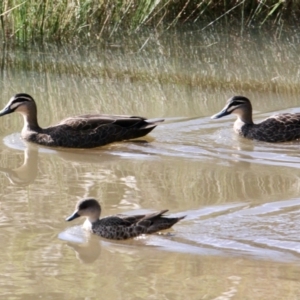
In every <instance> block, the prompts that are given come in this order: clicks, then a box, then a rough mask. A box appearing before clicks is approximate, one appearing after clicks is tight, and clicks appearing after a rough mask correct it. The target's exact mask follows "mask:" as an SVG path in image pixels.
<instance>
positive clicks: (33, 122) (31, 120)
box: [22, 113, 42, 132]
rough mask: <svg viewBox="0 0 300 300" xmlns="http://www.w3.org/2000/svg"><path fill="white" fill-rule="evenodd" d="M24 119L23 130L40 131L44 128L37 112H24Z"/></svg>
mask: <svg viewBox="0 0 300 300" xmlns="http://www.w3.org/2000/svg"><path fill="white" fill-rule="evenodd" d="M22 115H23V119H24V126H23V130H22V132H26V131H37V132H40V131H41V130H42V128H41V127H40V126H39V123H38V120H37V115H36V113H35V114H30V115H29V114H25V113H22Z"/></svg>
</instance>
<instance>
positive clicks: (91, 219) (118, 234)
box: [66, 198, 185, 240]
mask: <svg viewBox="0 0 300 300" xmlns="http://www.w3.org/2000/svg"><path fill="white" fill-rule="evenodd" d="M167 211H168V210H161V211H159V212H155V213H151V214H146V215H143V214H141V215H133V216H123V215H115V216H108V217H105V218H102V219H100V214H101V206H100V204H99V202H98V201H97V200H96V199H94V198H86V199H82V200H80V201H78V203H77V204H76V207H75V211H74V212H73V214H72V215H70V216H69V217H67V218H66V221H72V220H74V219H76V218H78V217H81V216H85V217H86V221H85V222H84V224H83V228H84V229H86V230H88V231H90V232H92V233H94V234H96V235H99V236H101V237H103V238H106V239H111V240H126V239H130V238H134V237H137V236H140V235H143V234H152V233H156V232H159V231H161V230H165V229H169V228H171V227H172V226H173V225H174V224H176V223H177V222H179V221H180V220H182V219H183V218H185V216H181V217H174V218H168V217H165V215H164V214H165V213H166V212H167Z"/></svg>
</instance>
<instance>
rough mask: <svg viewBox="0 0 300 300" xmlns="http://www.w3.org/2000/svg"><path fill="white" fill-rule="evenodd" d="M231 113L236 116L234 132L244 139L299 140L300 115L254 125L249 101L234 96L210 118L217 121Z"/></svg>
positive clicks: (272, 119) (281, 117)
mask: <svg viewBox="0 0 300 300" xmlns="http://www.w3.org/2000/svg"><path fill="white" fill-rule="evenodd" d="M232 113H233V114H236V115H237V120H236V121H235V123H234V130H235V132H236V133H238V134H239V135H241V136H243V137H245V138H248V139H253V140H259V141H263V142H269V143H275V142H288V141H293V140H297V139H299V138H300V113H295V114H290V113H285V114H280V115H274V116H271V117H269V118H267V119H265V120H264V121H262V122H261V123H259V124H254V123H253V121H252V105H251V102H250V100H249V99H248V98H246V97H243V96H234V97H232V98H230V99H229V100H228V101H227V104H226V106H225V107H224V108H223V109H222V110H221V111H220V112H219V113H217V114H215V115H213V116H212V117H211V118H212V119H218V118H222V117H224V116H227V115H230V114H232Z"/></svg>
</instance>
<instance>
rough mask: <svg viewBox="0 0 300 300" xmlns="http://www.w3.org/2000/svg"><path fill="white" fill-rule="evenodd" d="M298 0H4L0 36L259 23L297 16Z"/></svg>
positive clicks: (27, 38) (91, 35) (85, 38)
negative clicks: (221, 23) (182, 25)
mask: <svg viewBox="0 0 300 300" xmlns="http://www.w3.org/2000/svg"><path fill="white" fill-rule="evenodd" d="M299 10H300V1H297V0H294V1H283V0H263V1H256V0H251V1H246V0H240V1H232V0H219V1H210V0H202V1H201V0H200V1H196V0H178V1H172V0H164V1H163V0H156V1H154V0H139V1H138V0H99V1H95V0H63V1H59V0H39V1H36V0H2V1H1V2H0V22H1V30H0V32H1V34H0V38H1V39H2V40H5V41H7V42H15V43H19V44H22V43H23V44H27V43H29V42H36V41H48V42H72V43H78V42H79V41H80V42H81V43H82V42H84V43H86V42H89V41H98V40H102V39H105V40H107V38H109V37H111V36H112V35H114V34H115V33H121V34H130V33H131V32H135V31H137V30H139V29H141V28H145V27H150V28H156V29H157V28H164V29H165V28H170V27H172V26H175V25H176V24H182V23H197V22H199V24H201V25H199V27H200V28H202V29H204V28H206V27H207V26H213V25H214V24H215V23H220V22H224V23H225V24H227V25H230V24H232V23H236V24H239V25H240V26H241V28H243V27H244V26H253V25H255V26H262V25H264V24H265V23H266V22H269V21H270V22H272V24H275V25H282V24H283V23H285V22H291V21H292V20H293V21H295V18H296V17H295V16H296V15H297V12H299Z"/></svg>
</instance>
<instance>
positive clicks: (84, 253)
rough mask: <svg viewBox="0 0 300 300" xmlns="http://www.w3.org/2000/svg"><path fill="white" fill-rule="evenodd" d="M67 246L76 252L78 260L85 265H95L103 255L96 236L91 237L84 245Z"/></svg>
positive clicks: (73, 244) (70, 244) (72, 244)
mask: <svg viewBox="0 0 300 300" xmlns="http://www.w3.org/2000/svg"><path fill="white" fill-rule="evenodd" d="M67 245H68V246H69V247H70V248H72V249H73V250H74V251H75V253H76V258H77V259H78V260H79V261H80V262H82V263H84V264H91V263H93V262H94V261H95V260H97V258H98V257H99V256H100V254H101V246H100V241H99V239H98V238H96V237H95V236H90V237H89V238H88V239H87V241H86V243H84V244H77V243H71V242H68V243H67Z"/></svg>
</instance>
